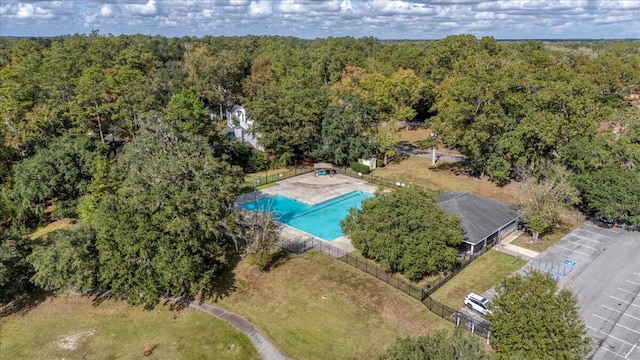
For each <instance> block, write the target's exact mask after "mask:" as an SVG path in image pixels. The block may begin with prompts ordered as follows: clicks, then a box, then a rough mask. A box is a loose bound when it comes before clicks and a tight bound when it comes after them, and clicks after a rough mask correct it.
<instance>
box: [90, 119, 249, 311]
mask: <svg viewBox="0 0 640 360" xmlns="http://www.w3.org/2000/svg"><path fill="white" fill-rule="evenodd" d="M114 174H126V175H125V177H124V180H123V182H122V185H121V187H120V189H119V190H118V191H117V192H116V193H115V194H113V195H107V196H105V197H104V199H103V200H101V201H100V204H99V206H98V209H97V211H96V213H95V215H94V225H95V226H96V229H97V239H96V247H97V249H98V252H99V266H100V279H99V281H100V283H101V285H102V286H103V287H105V288H109V289H111V291H112V292H113V293H114V294H115V295H116V296H118V297H127V300H128V301H129V302H130V303H134V304H135V303H144V304H146V305H147V306H153V305H155V304H156V303H157V302H158V298H159V297H160V296H188V297H191V296H195V295H196V294H198V293H199V292H200V291H206V290H211V289H212V288H213V286H214V285H215V282H216V280H217V278H218V276H219V275H220V273H221V271H222V269H223V268H224V267H225V266H226V265H227V257H226V253H227V251H230V250H231V251H235V247H234V240H235V237H234V236H235V235H234V234H236V230H235V227H236V224H237V223H238V219H237V217H236V214H235V213H234V212H233V210H232V206H233V203H234V201H235V197H236V196H237V195H238V194H239V192H240V182H241V181H242V171H241V170H240V169H239V168H236V167H231V166H230V165H229V164H227V163H226V162H224V161H222V160H220V159H219V158H217V157H216V156H214V154H213V151H212V150H211V148H210V147H209V145H208V144H207V141H206V139H204V138H202V137H198V136H194V135H190V134H181V133H179V132H178V131H176V130H174V129H172V128H170V127H168V126H166V125H164V123H163V122H161V121H159V120H153V119H150V120H148V123H146V124H143V126H142V127H141V129H140V131H139V135H138V136H137V137H136V138H135V139H133V140H132V141H131V142H129V143H128V144H127V145H126V146H125V149H124V152H123V153H122V154H120V155H119V156H118V158H117V160H116V165H115V168H114Z"/></svg>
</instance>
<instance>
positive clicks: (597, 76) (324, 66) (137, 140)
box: [0, 31, 640, 302]
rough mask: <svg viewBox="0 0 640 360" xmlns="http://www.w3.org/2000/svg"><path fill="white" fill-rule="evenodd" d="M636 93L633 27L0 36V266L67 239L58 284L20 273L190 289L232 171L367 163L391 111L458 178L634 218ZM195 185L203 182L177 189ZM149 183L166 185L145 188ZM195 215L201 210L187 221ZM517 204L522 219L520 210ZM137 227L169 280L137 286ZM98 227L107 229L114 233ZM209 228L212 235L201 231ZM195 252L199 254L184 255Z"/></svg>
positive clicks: (219, 225)
mask: <svg viewBox="0 0 640 360" xmlns="http://www.w3.org/2000/svg"><path fill="white" fill-rule="evenodd" d="M637 93H640V44H639V43H638V42H637V41H598V42H561V43H558V42H554V43H543V42H539V41H522V42H498V41H496V40H495V39H493V38H491V37H484V38H481V39H477V38H476V37H474V36H472V35H456V36H449V37H447V38H445V39H442V40H439V41H411V42H385V41H380V40H377V39H375V38H360V39H354V38H348V37H347V38H328V39H316V40H303V39H298V38H293V37H273V36H261V37H260V36H244V37H202V38H191V37H183V38H165V37H161V36H146V35H122V36H112V35H101V34H99V33H98V32H97V31H94V32H92V33H91V34H88V35H70V36H62V37H53V38H36V39H14V38H0V116H1V118H2V123H1V126H0V182H1V184H2V185H1V186H2V194H1V195H2V196H0V219H1V221H2V226H0V230H2V232H3V234H2V235H3V238H4V239H14V240H15V241H14V240H11V241H13V242H11V241H10V240H6V241H5V240H3V243H2V246H3V249H10V250H6V251H3V256H5V258H3V259H2V263H3V264H13V265H11V266H12V269H13V270H12V271H10V272H11V273H12V274H14V275H15V276H22V277H25V276H26V277H31V275H28V274H27V275H20V274H21V272H20V271H17V270H16V269H20V268H21V266H24V267H25V269H26V268H31V269H32V270H30V271H33V267H34V266H35V268H36V270H37V269H38V267H39V265H38V264H42V266H41V267H40V270H42V271H46V270H47V269H48V267H47V266H46V264H48V263H50V261H49V262H47V261H45V260H46V259H47V257H48V256H53V258H56V256H58V257H60V256H62V254H64V253H65V252H64V247H65V246H66V247H71V248H75V249H79V248H81V249H83V251H84V252H83V253H76V254H75V255H74V256H77V258H74V259H67V260H68V261H69V264H75V265H74V266H80V265H78V264H81V263H82V264H84V265H82V266H80V269H75V270H74V272H73V274H74V275H75V276H76V278H75V280H73V281H72V282H71V283H73V284H71V283H70V282H69V280H68V279H67V280H65V279H63V278H61V277H58V278H57V279H60V281H61V282H60V283H55V282H53V283H52V281H53V280H52V279H54V280H55V279H56V277H55V276H54V275H53V274H47V273H46V272H45V273H42V274H41V275H40V276H36V277H34V279H36V282H38V280H37V279H40V280H39V281H40V282H39V283H38V285H39V286H41V287H44V288H60V287H65V284H66V286H72V287H75V288H91V287H95V286H98V285H100V286H104V287H108V288H111V289H121V290H122V292H127V291H135V290H139V291H138V292H144V293H146V294H148V298H147V300H148V301H152V300H151V299H157V295H162V294H164V293H165V292H163V291H164V290H163V289H167V288H173V289H178V290H177V291H176V292H175V293H178V294H181V293H186V294H191V292H190V291H186V290H185V289H187V290H188V289H191V288H192V287H193V284H204V283H207V281H209V280H211V279H212V278H214V277H215V276H216V271H217V270H219V268H221V267H223V265H224V264H225V263H227V262H228V261H229V260H228V259H227V258H225V256H224V254H225V251H224V249H225V248H226V247H229V246H231V247H233V246H232V244H234V239H235V236H236V234H237V229H236V228H235V227H234V225H232V224H233V223H235V221H236V220H235V219H234V215H233V214H231V213H230V212H229V206H230V204H232V203H233V199H234V197H235V196H236V195H237V194H238V192H239V190H240V185H239V182H238V181H239V179H241V177H242V170H244V171H245V172H247V171H252V170H255V169H260V168H264V167H267V166H285V165H295V164H297V163H298V162H299V161H309V160H324V161H330V162H333V163H337V164H349V162H351V161H353V160H355V159H357V158H359V157H367V156H372V155H375V156H377V157H379V158H383V159H384V161H387V160H388V159H389V158H391V157H393V156H395V155H396V148H397V144H398V142H399V136H398V129H399V126H400V125H399V124H402V123H405V122H409V121H412V122H424V123H426V125H427V126H429V127H430V128H431V129H433V131H434V132H436V133H437V134H438V137H437V140H438V141H439V142H440V143H441V146H446V147H449V148H455V149H457V150H459V151H460V152H461V153H462V154H464V155H466V156H467V157H468V158H469V159H470V162H469V164H468V165H467V166H468V171H469V173H471V174H472V175H475V176H480V177H485V176H487V177H489V178H490V179H491V180H492V181H495V182H496V183H499V184H505V183H507V182H509V181H514V180H515V181H519V182H523V183H524V182H526V181H530V180H531V179H534V182H536V184H537V185H538V188H542V190H541V191H542V193H541V194H542V195H540V194H537V195H536V194H533V195H532V196H534V197H535V196H540V199H538V200H539V201H538V202H536V204H535V206H537V207H538V208H537V209H534V210H535V211H534V212H535V213H536V214H537V215H540V216H542V217H545V216H547V217H549V216H548V214H545V212H548V211H547V207H545V205H544V204H545V203H546V202H558V201H560V202H567V203H576V204H578V205H579V206H581V208H582V209H583V211H585V212H586V213H588V214H590V215H595V216H598V217H601V218H602V219H606V220H607V221H615V222H619V223H624V224H628V225H633V224H638V223H640V170H639V169H638V167H639V166H640V120H639V118H640V110H639V109H638V108H637V107H634V105H637V104H638V103H637V101H638V100H637V99H636V98H634V95H633V94H637ZM634 102H635V103H634ZM235 104H244V105H245V107H246V110H247V113H248V116H249V118H251V119H253V120H254V127H253V131H254V132H255V134H257V137H258V138H259V142H260V144H261V145H262V146H263V147H264V149H265V151H264V152H259V151H250V150H248V149H246V147H245V146H244V145H243V144H241V143H240V142H237V141H234V140H232V139H229V138H228V137H226V136H225V134H224V131H223V128H224V124H225V119H224V116H225V115H224V114H225V112H226V110H227V109H228V108H230V107H231V106H233V105H235ZM107 135H110V137H111V136H112V137H115V138H116V139H123V140H125V141H129V144H127V145H126V148H127V149H128V150H126V151H125V152H124V154H125V155H124V156H118V158H117V159H116V160H117V161H114V160H109V159H108V158H107V153H108V152H109V150H110V149H108V148H107V146H106V145H105V138H106V137H107ZM120 158H121V159H120ZM201 162H202V163H201ZM158 184H164V185H163V186H160V185H158ZM179 184H182V185H180V186H179ZM567 184H568V185H571V186H572V187H574V188H575V189H577V194H576V196H575V198H576V199H577V200H575V201H573V200H571V201H569V195H567V192H564V191H561V190H562V189H560V187H562V186H565V185H567ZM554 188H555V190H554ZM213 189H220V191H218V193H216V194H215V195H211V194H209V195H207V196H206V197H205V196H203V197H197V195H200V194H203V193H205V192H207V191H212V190H213ZM169 190H172V191H174V192H175V194H176V195H175V196H181V198H180V199H177V198H171V199H169V200H167V199H165V198H163V196H165V195H166V194H165V192H166V191H169ZM569 193H571V192H569ZM549 194H551V195H549ZM549 196H550V197H549ZM559 197H560V198H562V197H566V198H567V199H558V198H559ZM571 197H572V198H573V195H571ZM204 200H207V201H208V203H205V201H204ZM552 208H553V207H552ZM110 212H111V213H112V214H109V213H110ZM196 212H201V213H202V214H208V215H207V216H206V217H205V216H204V215H203V216H202V217H196V218H190V214H193V213H196ZM551 213H553V211H551ZM552 215H553V214H552ZM63 217H74V218H78V219H80V221H81V222H82V223H84V224H88V225H90V227H89V229H86V228H84V227H81V229H80V230H78V231H79V233H77V234H76V235H74V236H68V237H65V235H64V234H62V235H57V236H58V237H60V239H62V240H59V241H57V242H56V244H58V245H59V246H60V247H62V248H59V249H49V251H48V252H46V253H41V252H39V251H36V252H33V253H34V254H36V255H30V256H32V257H33V258H31V260H30V261H29V262H28V263H27V262H25V261H24V259H25V258H26V255H24V254H31V253H32V249H31V248H28V247H29V246H30V245H29V246H27V245H24V244H23V243H22V242H20V241H19V240H16V239H19V238H20V236H22V235H21V234H22V233H23V231H22V230H20V229H17V228H16V226H20V227H24V228H25V229H33V228H35V227H36V226H38V225H41V224H43V223H44V222H46V221H48V220H53V219H58V218H63ZM527 219H528V220H527V221H528V222H529V224H530V225H531V226H532V227H535V226H536V225H535V223H536V221H539V219H536V217H535V216H530V217H528V218H527ZM134 222H135V224H134ZM542 222H543V223H544V224H545V225H544V226H547V228H548V223H549V222H548V221H542ZM10 224H11V225H12V226H9V225H10ZM136 224H137V225H136ZM143 224H144V226H143ZM154 224H155V225H154ZM154 226H155V227H154ZM162 226H164V227H165V228H164V230H162V231H161V230H159V228H160V227H162ZM544 226H542V227H540V226H539V227H538V228H540V229H541V231H544V230H545V229H546V228H545V227H544ZM154 232H158V233H157V234H156V235H157V236H156V240H158V239H160V240H161V242H162V243H163V244H164V245H163V246H161V247H159V248H158V249H160V250H159V253H158V254H157V255H158V256H157V257H155V258H154V259H150V260H149V263H146V262H143V264H146V265H148V266H149V267H148V269H149V271H150V272H153V271H159V270H157V269H158V268H166V269H164V270H163V271H164V273H165V274H166V273H172V274H177V273H180V274H184V275H185V276H184V277H182V278H181V280H180V281H182V282H181V283H173V281H175V280H174V279H170V278H162V279H160V280H158V281H157V283H159V284H160V285H158V286H159V287H158V288H157V289H155V290H153V289H150V288H146V289H138V288H136V286H135V284H136V281H137V280H136V279H134V278H132V277H128V276H129V275H131V274H130V272H127V270H126V269H134V268H137V267H139V266H141V265H140V263H139V262H140V258H139V257H132V258H131V259H128V258H127V256H125V255H126V254H123V253H121V251H124V250H123V249H134V248H136V247H137V246H138V244H142V243H144V241H145V239H146V238H147V237H148V236H150V235H148V234H153V233H154ZM78 234H79V235H81V236H79V235H78ZM131 234H134V235H135V236H139V238H136V237H135V236H132V235H131ZM143 234H147V235H143ZM154 236H155V235H154ZM176 237H178V238H181V239H183V240H184V243H180V242H175V241H174V240H175V238H176ZM78 239H80V240H78ZM83 239H84V240H83ZM113 239H116V240H117V239H120V240H122V242H121V243H119V244H120V245H118V246H119V247H118V246H116V245H114V244H118V242H117V241H116V242H113V241H114V240H113ZM194 239H195V240H194ZM210 239H217V240H216V241H217V243H218V244H221V245H220V246H218V247H216V246H213V247H212V245H210V244H209V242H208V241H210ZM74 241H75V242H74ZM77 241H81V242H82V244H84V247H83V246H81V245H79V244H78V243H77ZM110 241H111V242H110ZM191 241H196V242H197V241H201V244H207V246H206V254H207V255H206V256H201V254H200V253H195V254H192V253H190V251H191V250H189V249H190V248H189V246H188V244H190V242H191ZM23 245H24V246H27V247H24V246H23ZM21 246H22V247H21ZM154 246H155V245H154ZM166 247H174V248H175V249H174V250H175V251H177V252H179V253H180V254H182V255H181V256H183V257H182V258H191V259H192V260H193V261H191V262H189V263H188V264H186V263H185V264H180V263H179V262H175V261H172V258H171V256H174V255H175V253H171V252H165V248H166ZM98 252H99V253H100V255H99V256H98V255H96V254H97V253H98ZM16 254H17V255H16ZM20 254H22V255H20ZM38 254H39V255H38ZM172 254H173V255H172ZM81 259H85V260H87V259H94V261H88V260H87V261H84V260H81ZM96 259H97V260H96ZM127 261H131V263H127ZM154 261H155V265H154ZM204 263H206V264H208V267H207V269H209V270H207V271H204V270H195V269H202V266H201V265H202V264H204ZM91 264H93V265H91ZM87 266H93V267H94V268H91V269H88V268H86V267H87ZM172 266H173V267H175V268H173V267H172ZM98 268H99V269H101V271H98V270H96V269H98ZM212 268H213V269H214V270H215V271H214V270H211V269H212ZM65 269H66V270H65V271H68V268H65ZM0 270H1V269H0ZM5 270H6V269H5ZM54 270H55V269H54ZM25 271H26V270H25ZM52 271H53V270H52ZM61 271H62V270H61ZM199 271H200V272H199ZM26 273H28V271H27V272H26ZM83 274H84V275H83ZM192 274H196V275H192ZM198 274H199V275H198ZM187 275H188V276H187ZM12 276H13V275H12ZM83 276H84V277H83ZM131 276H133V275H131ZM159 276H160V275H159ZM78 277H79V278H78ZM9 278H10V277H7V278H6V279H9ZM14 280H15V279H14ZM14 280H11V281H14ZM3 281H5V280H3ZM6 281H7V282H9V280H6ZM15 281H18V280H15ZM127 281H129V282H127ZM18 282H19V281H18ZM147 285H148V286H152V285H150V284H147ZM0 286H2V284H0ZM25 286H26V285H25ZM183 290H184V291H183ZM16 291H18V292H19V291H20V290H19V289H18V290H16ZM7 294H9V293H8V292H7ZM0 302H1V301H0Z"/></svg>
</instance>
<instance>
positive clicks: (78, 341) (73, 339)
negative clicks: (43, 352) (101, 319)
mask: <svg viewBox="0 0 640 360" xmlns="http://www.w3.org/2000/svg"><path fill="white" fill-rule="evenodd" d="M95 333H96V331H95V330H85V331H77V332H73V333H70V334H66V335H62V336H61V337H60V338H58V340H57V341H56V342H55V343H54V347H56V348H58V349H62V350H70V351H73V350H77V349H78V347H80V345H82V344H83V343H84V342H85V341H86V340H87V339H88V338H90V337H91V336H93V334H95Z"/></svg>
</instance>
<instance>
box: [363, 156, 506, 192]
mask: <svg viewBox="0 0 640 360" xmlns="http://www.w3.org/2000/svg"><path fill="white" fill-rule="evenodd" d="M373 174H374V175H376V176H380V177H384V178H388V179H391V180H400V181H403V182H406V183H410V184H422V185H425V186H427V187H429V188H430V189H432V190H433V191H436V192H442V191H445V190H455V191H465V192H471V193H475V194H478V195H481V196H485V197H488V198H491V199H494V200H498V201H502V202H505V203H508V204H515V202H516V200H517V199H516V194H515V185H514V184H507V185H506V186H503V187H500V186H497V185H495V184H494V183H492V182H490V181H489V180H480V179H478V178H473V177H469V176H466V175H465V174H464V171H462V170H461V169H460V167H459V166H453V164H443V165H441V166H437V167H435V168H432V167H431V159H427V158H422V157H417V156H411V157H409V158H407V159H405V160H403V161H401V162H400V163H398V164H394V163H390V164H388V165H387V166H385V167H383V168H378V169H376V170H374V171H373Z"/></svg>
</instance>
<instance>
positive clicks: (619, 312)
mask: <svg viewBox="0 0 640 360" xmlns="http://www.w3.org/2000/svg"><path fill="white" fill-rule="evenodd" d="M600 306H602V307H603V308H605V309H609V310H611V311H614V312H617V313H618V314H622V316H628V317H630V318H632V319H634V320H640V318H637V317H635V316H632V315H629V314H625V313H623V312H622V311H618V310H616V309H614V308H610V307H608V306H606V305H600Z"/></svg>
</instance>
